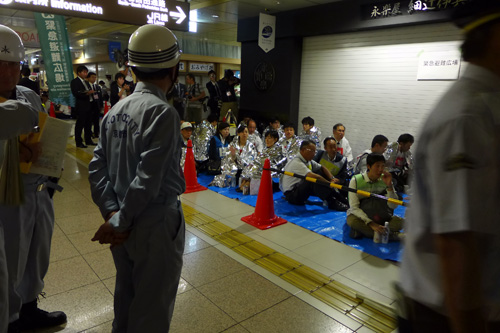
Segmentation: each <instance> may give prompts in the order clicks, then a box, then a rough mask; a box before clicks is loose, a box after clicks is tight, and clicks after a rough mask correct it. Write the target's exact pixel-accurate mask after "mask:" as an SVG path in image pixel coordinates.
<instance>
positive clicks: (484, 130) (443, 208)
mask: <svg viewBox="0 0 500 333" xmlns="http://www.w3.org/2000/svg"><path fill="white" fill-rule="evenodd" d="M484 118H485V117H481V115H479V114H477V115H476V114H474V115H468V116H461V117H460V118H457V119H455V120H454V121H450V122H448V123H447V124H445V125H443V126H441V127H440V128H439V130H438V131H436V132H435V133H433V137H432V138H430V139H431V140H432V141H431V142H432V144H433V145H434V146H435V147H436V150H435V151H438V150H439V151H440V152H441V154H432V155H428V158H427V159H426V161H422V162H423V163H426V167H425V170H426V172H427V175H425V174H424V175H423V176H424V177H426V181H427V182H428V184H429V186H428V187H427V188H428V189H429V196H430V198H429V199H430V200H429V202H430V203H431V206H432V207H429V209H431V214H432V215H433V216H434V217H435V218H433V221H434V223H433V225H432V226H431V228H432V232H433V233H450V232H458V231H476V232H491V231H492V229H493V228H497V227H496V226H493V225H492V224H496V223H497V222H498V221H497V220H496V219H494V218H493V217H495V216H496V217H498V215H497V214H496V213H495V214H496V215H493V216H490V214H492V212H491V211H492V210H496V209H492V208H493V207H496V206H498V202H497V203H494V202H492V200H493V201H494V200H495V198H497V196H495V195H494V194H495V193H498V184H499V183H498V181H499V178H498V165H497V164H496V161H497V155H498V154H499V152H498V151H495V150H494V149H492V147H497V146H496V143H495V130H496V129H495V127H494V125H493V124H492V123H493V121H488V119H484ZM496 135H498V134H496ZM495 205H496V206H495ZM496 230H498V229H496Z"/></svg>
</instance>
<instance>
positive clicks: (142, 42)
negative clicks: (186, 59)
mask: <svg viewBox="0 0 500 333" xmlns="http://www.w3.org/2000/svg"><path fill="white" fill-rule="evenodd" d="M128 55H129V65H130V66H131V68H132V70H133V71H134V74H135V76H136V78H137V79H138V83H137V85H136V88H135V91H134V93H133V94H132V95H130V96H128V97H127V98H126V99H123V100H121V101H119V102H118V103H117V104H115V106H113V108H112V109H111V111H110V112H108V114H107V115H106V116H105V117H104V119H103V121H102V124H101V136H100V138H99V143H98V145H97V147H96V149H95V151H94V158H93V159H92V161H91V162H90V165H89V181H90V185H91V190H92V198H93V200H94V202H95V203H96V204H97V205H98V206H99V208H100V210H101V213H102V216H103V217H104V220H105V223H104V224H103V225H102V226H101V227H100V228H99V230H98V231H97V232H96V234H95V236H94V238H93V239H92V240H93V241H99V242H100V243H102V244H104V243H109V244H111V251H112V254H113V259H114V262H115V266H116V271H117V272H116V288H115V303H114V310H115V319H114V321H113V332H167V331H168V329H169V325H170V321H171V318H172V313H173V309H174V302H175V296H176V292H177V286H178V284H179V279H180V274H181V268H182V255H183V252H184V232H185V226H184V217H183V213H182V207H181V203H180V200H179V195H180V194H182V193H183V192H184V190H185V187H186V185H185V182H184V177H183V175H182V172H181V170H180V166H179V163H180V157H181V140H182V139H181V135H180V128H179V123H180V119H179V114H178V113H177V111H176V110H175V108H173V107H172V106H170V105H169V104H168V103H167V100H166V94H167V92H169V90H170V89H171V88H172V87H173V85H174V82H175V80H176V78H177V75H178V65H179V59H180V50H179V45H178V43H177V39H176V37H175V36H174V34H173V33H172V32H171V31H170V30H168V29H167V28H165V27H160V26H157V25H145V26H142V27H140V28H139V29H137V30H136V31H135V32H134V33H133V34H132V36H131V37H130V40H129V47H128Z"/></svg>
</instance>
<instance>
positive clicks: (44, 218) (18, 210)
mask: <svg viewBox="0 0 500 333" xmlns="http://www.w3.org/2000/svg"><path fill="white" fill-rule="evenodd" d="M16 99H17V100H19V101H22V102H26V103H29V104H30V105H31V106H32V107H33V108H34V109H36V110H37V111H41V112H45V110H44V108H43V106H42V102H41V101H40V97H39V96H38V95H37V94H36V93H35V92H33V91H32V90H31V89H28V88H25V87H23V86H17V88H16ZM37 116H38V114H37ZM22 180H23V183H24V192H25V203H24V204H22V205H21V206H14V207H12V206H0V219H1V222H2V225H3V229H4V237H5V254H6V257H7V269H8V273H9V321H10V322H12V321H15V320H17V319H18V318H19V311H20V310H21V306H22V305H23V304H24V303H28V302H32V301H34V300H35V299H36V298H37V296H38V294H40V293H41V292H42V290H43V278H44V277H45V274H46V273H47V270H48V268H49V259H50V243H51V240H52V232H53V230H54V207H53V203H52V199H51V198H50V195H49V193H48V191H47V183H48V177H46V176H42V175H38V174H31V173H30V174H23V175H22Z"/></svg>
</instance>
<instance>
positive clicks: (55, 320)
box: [9, 300, 67, 330]
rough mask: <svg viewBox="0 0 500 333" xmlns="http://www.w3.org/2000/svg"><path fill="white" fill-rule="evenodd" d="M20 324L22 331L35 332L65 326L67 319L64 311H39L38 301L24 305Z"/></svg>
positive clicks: (20, 315)
mask: <svg viewBox="0 0 500 333" xmlns="http://www.w3.org/2000/svg"><path fill="white" fill-rule="evenodd" d="M18 322H19V328H20V329H21V330H35V329H42V328H48V327H53V326H59V325H62V324H65V323H66V322H67V318H66V314H65V313H64V312H62V311H54V312H47V311H44V310H41V309H39V308H38V305H37V300H34V301H33V302H30V303H26V304H23V307H22V308H21V312H20V313H19V320H18ZM11 325H12V324H11ZM9 326H10V325H9Z"/></svg>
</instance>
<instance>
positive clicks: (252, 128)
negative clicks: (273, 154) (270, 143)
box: [247, 119, 264, 153]
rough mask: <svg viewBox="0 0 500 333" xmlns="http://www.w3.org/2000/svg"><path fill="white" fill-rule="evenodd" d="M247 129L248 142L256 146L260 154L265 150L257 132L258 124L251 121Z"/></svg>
mask: <svg viewBox="0 0 500 333" xmlns="http://www.w3.org/2000/svg"><path fill="white" fill-rule="evenodd" d="M247 128H248V141H250V142H251V143H253V144H254V146H255V148H256V149H257V152H258V153H261V152H262V149H264V143H263V142H262V139H261V138H260V135H259V132H258V131H257V124H256V123H255V120H253V119H250V120H249V121H248V127H247Z"/></svg>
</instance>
